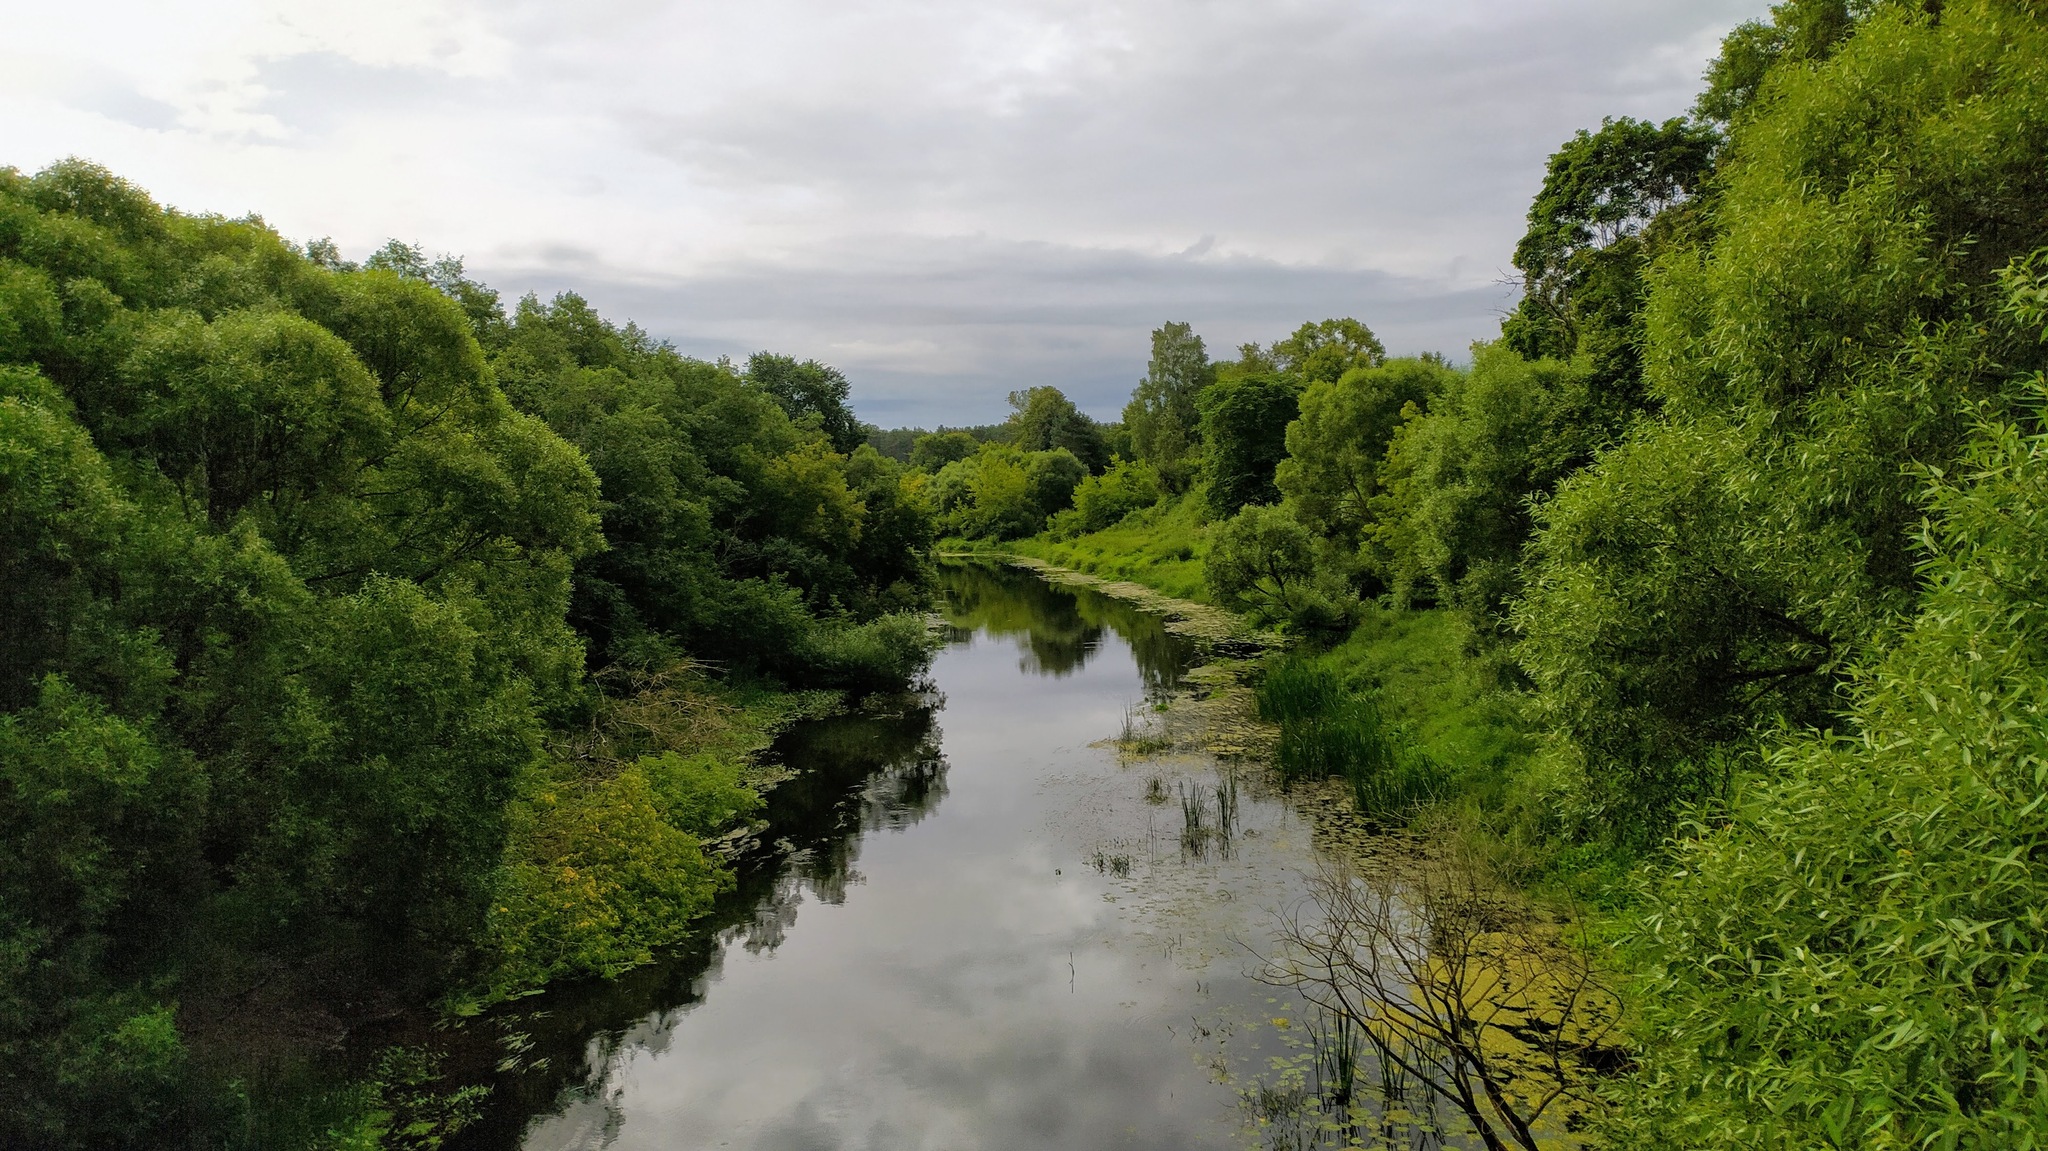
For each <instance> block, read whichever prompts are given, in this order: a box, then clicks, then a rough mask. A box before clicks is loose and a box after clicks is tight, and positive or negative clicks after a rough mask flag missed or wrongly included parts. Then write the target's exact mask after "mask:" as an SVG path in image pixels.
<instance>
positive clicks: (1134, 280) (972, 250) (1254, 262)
mask: <svg viewBox="0 0 2048 1151" xmlns="http://www.w3.org/2000/svg"><path fill="white" fill-rule="evenodd" d="M876 248H877V249H878V252H877V253H875V254H872V255H870V256H868V257H866V258H862V257H860V256H859V255H856V254H852V253H834V254H832V256H831V258H827V259H822V260H819V261H817V262H815V263H810V264H805V265H791V264H783V265H773V266H741V267H737V268H732V269H727V270H723V271H719V272H715V273H703V274H698V275H694V276H690V277H678V278H659V279H646V280H641V279H635V278H632V277H628V276H622V275H618V274H616V273H612V274H607V272H606V271H605V270H601V269H588V268H585V269H579V270H577V271H575V272H568V271H564V270H562V269H560V268H559V267H553V268H531V267H529V268H525V269H503V270H499V269H492V268H478V269H476V271H477V272H479V273H480V274H481V275H482V276H484V278H486V279H488V280H490V281H491V282H493V283H495V284H498V285H500V286H501V287H503V288H505V289H508V290H509V292H510V293H511V294H518V293H520V292H524V291H535V292H539V293H541V294H542V295H543V296H545V295H548V294H550V293H552V292H554V291H560V290H573V291H577V292H580V293H582V294H583V295H585V296H586V297H587V298H589V299H590V300H591V301H592V302H593V303H594V304H596V305H598V307H599V308H600V309H601V310H603V311H605V312H607V313H608V314H611V315H615V316H631V317H632V318H634V320H635V321H636V322H638V323H639V324H640V326H641V327H643V328H646V329H647V330H649V331H651V332H654V333H656V334H658V335H663V336H666V337H668V338H669V339H671V340H672V341H673V342H674V343H675V344H676V345H677V347H678V348H679V349H680V350H682V351H684V352H686V353H689V354H692V355H698V356H703V357H706V358H716V357H718V356H720V355H729V356H732V357H734V358H736V359H738V358H744V357H745V356H746V355H747V354H748V353H750V352H753V351H758V350H761V349H763V348H772V349H775V350H779V351H786V352H790V353H794V354H797V355H801V356H805V357H815V358H817V359H822V360H826V361H828V362H831V363H835V364H839V365H841V366H842V367H843V368H845V369H846V370H847V371H848V372H849V374H850V375H851V376H852V378H853V381H854V385H855V400H856V404H857V406H858V408H859V409H860V412H861V414H862V416H863V417H864V418H866V419H868V420H871V421H874V422H877V423H882V424H894V423H898V422H910V423H916V422H919V421H923V422H925V423H926V424H927V425H929V424H933V423H937V422H952V423H962V422H977V421H985V420H994V419H997V418H1000V416H1001V415H1002V414H1003V413H1004V412H1005V411H1006V410H1007V409H1006V407H1005V404H1004V401H1003V396H1004V395H1005V394H1006V393H1007V392H1008V391H1009V390H1011V389H1013V388H1018V387H1026V386H1030V385H1032V384H1039V383H1052V384H1057V385H1058V386H1060V387H1061V388H1063V389H1065V390H1066V391H1067V392H1068V394H1069V395H1071V396H1072V397H1073V398H1074V400H1075V402H1076V403H1078V404H1080V405H1081V406H1082V407H1083V409H1084V410H1087V411H1090V412H1092V413H1094V414H1096V415H1098V416H1102V417H1105V418H1114V417H1115V416H1116V415H1117V413H1118V412H1119V411H1120V410H1121V409H1122V407H1123V403H1124V400H1125V399H1126V398H1128V396H1129V394H1130V390H1131V387H1132V386H1133V384H1134V383H1135V382H1136V377H1137V376H1138V375H1139V374H1142V372H1143V370H1144V363H1145V358H1146V355H1147V353H1148V350H1149V345H1148V336H1147V333H1148V332H1149V331H1150V330H1151V329H1152V328H1154V327H1157V326H1158V325H1159V324H1160V323H1162V322H1164V321H1166V320H1182V321H1187V322H1190V323H1193V324H1194V325H1195V327H1196V330H1197V331H1199V332H1202V333H1203V334H1204V336H1205V338H1206V339H1207V340H1208V341H1209V343H1210V345H1211V348H1212V353H1228V352H1230V351H1231V350H1232V349H1234V347H1235V346H1236V345H1237V344H1239V343H1242V342H1245V341H1248V340H1257V341H1260V342H1265V341H1269V340H1273V339H1277V338H1279V337H1280V336H1284V335H1286V334H1287V333H1288V332H1289V331H1291V330H1293V328H1294V327H1295V326H1296V325H1297V324H1299V323H1300V322H1301V321H1302V320H1303V319H1305V318H1322V317H1325V316H1333V315H1354V316H1361V317H1367V318H1368V322H1369V323H1371V324H1372V325H1373V327H1374V329H1375V330H1376V331H1377V332H1379V334H1380V336H1381V338H1382V339H1383V340H1384V341H1385V342H1386V343H1387V345H1388V347H1389V348H1390V349H1391V350H1392V351H1394V352H1395V353H1396V354H1413V353H1417V352H1424V351H1441V352H1444V353H1447V354H1449V355H1451V356H1452V358H1454V359H1456V358H1462V357H1463V354H1464V351H1465V345H1466V344H1467V343H1469V342H1470V341H1471V339H1473V338H1474V334H1475V333H1479V334H1483V333H1484V332H1485V331H1487V330H1488V329H1489V328H1490V326H1491V325H1492V324H1493V323H1494V322H1495V321H1496V320H1497V318H1498V316H1499V314H1500V312H1501V311H1502V310H1503V309H1505V308H1506V307H1508V306H1509V305H1510V304H1511V303H1512V298H1513V297H1512V292H1511V290H1510V289H1508V288H1505V287H1503V286H1499V285H1486V286H1481V287H1466V288H1447V287H1444V286H1441V285H1436V284H1429V283H1418V282H1416V281H1414V280H1411V279H1409V278H1406V277H1401V276H1395V275H1392V274H1390V273H1386V272H1380V271H1375V270H1372V269H1356V270H1353V269H1342V268H1329V267H1317V266H1298V265H1289V264H1283V263H1280V262H1278V261H1273V260H1267V259H1260V258H1256V257H1248V256H1237V257H1225V258H1217V257H1209V258H1193V257H1191V256H1188V255H1174V256H1149V255H1143V254H1139V253H1133V252H1130V251H1127V250H1115V249H1082V248H1073V247H1065V246H1059V245H1052V244H1031V243H998V242H993V241H988V240H961V241H952V242H946V241H920V240H916V239H912V238H904V239H902V240H900V241H899V242H897V243H895V244H878V245H876Z"/></svg>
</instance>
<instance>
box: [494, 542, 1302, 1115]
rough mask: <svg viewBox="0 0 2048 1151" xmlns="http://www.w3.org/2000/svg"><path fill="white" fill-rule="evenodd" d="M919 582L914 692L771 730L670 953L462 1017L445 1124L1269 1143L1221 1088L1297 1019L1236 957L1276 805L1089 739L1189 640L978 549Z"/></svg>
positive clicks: (1185, 765)
mask: <svg viewBox="0 0 2048 1151" xmlns="http://www.w3.org/2000/svg"><path fill="white" fill-rule="evenodd" d="M941 592H942V595H941V610H942V611H943V614H944V616H945V618H946V620H947V621H948V625H949V633H948V636H947V641H946V644H945V646H944V647H943V649H942V650H940V651H939V652H938V654H937V656H936V657H935V658H934V660H933V662H932V665H931V669H930V674H929V682H928V683H927V684H926V685H925V689H924V691H923V692H922V693H921V694H919V695H916V696H914V697H912V698H910V699H908V700H905V701H900V702H899V703H897V704H894V705H891V706H890V707H887V708H884V709H880V710H870V711H867V712H863V713H856V714H853V715H847V716H841V717H838V718H834V719H828V720H822V721H815V722H810V723H806V724H804V725H801V726H799V727H797V728H795V729H792V730H791V731H790V732H788V733H786V734H785V736H784V737H783V738H782V739H781V740H780V741H779V742H778V744H777V747H776V749H775V750H776V753H777V754H779V755H780V756H782V757H783V758H784V759H785V760H786V761H787V762H788V763H789V764H790V765H791V766H792V767H795V768H798V769H800V770H801V774H800V775H799V776H798V777H797V778H796V779H794V780H793V781H791V782H788V783H785V784H783V785H782V786H781V787H779V788H777V789H776V790H775V791H773V792H772V793H771V796H770V799H771V802H770V805H769V808H768V810H767V812H766V818H767V819H768V820H769V821H770V827H771V830H770V831H769V832H768V833H767V834H766V836H765V839H766V841H767V843H766V844H765V845H764V848H763V849H762V850H761V851H759V852H757V853H755V854H754V855H753V856H751V857H749V858H748V859H747V860H745V861H744V865H743V871H742V879H741V884H740V887H739V890H738V891H736V892H735V893H733V895H732V896H731V897H729V898H727V899H726V900H725V901H724V902H723V904H722V905H721V908H720V910H719V912H718V913H717V915H716V916H715V918H714V921H713V923H712V929H711V930H710V931H709V932H707V938H706V941H705V942H704V943H703V944H702V945H701V946H699V947H698V948H696V949H694V950H686V951H685V952H683V953H681V954H678V955H675V956H673V957H670V958H669V959H667V960H665V961H664V962H662V963H659V964H656V965H653V966H650V967H647V968H643V969H640V970H638V971H634V972H630V973H628V974H627V975H626V976H624V977H623V978H621V979H619V980H617V981H614V982H610V983H599V984H592V985H587V986H582V987H572V988H566V989H562V990H558V991H555V992H551V993H549V994H547V995H545V996H541V997H537V998H535V999H532V1000H527V1001H524V1002H523V1003H522V1004H519V1005H515V1008H514V1009H513V1010H510V1011H507V1012H505V1013H503V1014H501V1015H500V1016H499V1017H498V1018H496V1019H495V1020H493V1021H491V1023H490V1025H491V1026H494V1027H496V1028H497V1029H498V1033H499V1035H500V1037H501V1038H500V1048H501V1051H502V1053H503V1064H502V1067H501V1070H500V1072H499V1073H498V1074H497V1075H496V1076H495V1083H494V1085H493V1087H494V1089H493V1092H492V1095H491V1097H490V1103H489V1104H488V1106H487V1109H486V1112H485V1114H484V1116H483V1119H482V1120H481V1122H479V1123H478V1124H477V1125H476V1126H474V1127H472V1128H471V1129H470V1130H468V1131H466V1132H464V1133H463V1135H462V1136H461V1137H460V1139H459V1140H458V1142H457V1144H456V1145H457V1146H459V1147H463V1148H482V1149H489V1151H510V1149H512V1148H519V1149H523V1151H584V1149H596V1148H618V1149H621V1151H625V1149H634V1151H639V1149H653V1148H663V1149H695V1148H726V1147H729V1148H737V1149H758V1151H810V1149H817V1151H825V1149H848V1151H851V1149H854V1148H862V1149H868V1148H872V1149H877V1151H880V1149H889V1151H904V1149H919V1148H925V1149H933V1151H937V1149H940V1148H945V1149H960V1151H1000V1149H1008V1148H1110V1147H1128V1148H1158V1149H1161V1151H1164V1149H1168V1148H1172V1149H1175V1151H1181V1149H1190V1148H1238V1147H1245V1146H1247V1145H1256V1144H1257V1143H1259V1142H1262V1141H1263V1142H1271V1141H1272V1140H1273V1135H1272V1132H1270V1131H1268V1132H1266V1133H1265V1134H1264V1135H1263V1136H1261V1135H1260V1134H1259V1133H1257V1132H1255V1131H1253V1130H1252V1129H1251V1128H1250V1127H1248V1123H1249V1122H1250V1117H1251V1114H1252V1110H1251V1106H1250V1105H1249V1104H1248V1103H1247V1100H1248V1099H1252V1100H1255V1099H1256V1098H1257V1096H1258V1093H1257V1091H1256V1088H1257V1087H1258V1086H1259V1085H1260V1084H1261V1083H1264V1082H1268V1081H1273V1080H1275V1073H1274V1072H1273V1070H1272V1068H1273V1066H1274V1063H1273V1061H1274V1060H1275V1059H1289V1058H1293V1059H1298V1058H1299V1052H1300V1047H1299V1044H1298V1043H1297V1042H1296V1040H1298V1039H1299V1037H1300V1035H1301V1031H1300V1029H1299V1027H1298V1025H1296V1024H1295V1023H1293V1022H1292V1020H1294V1019H1296V1018H1299V1017H1300V1016H1301V1011H1300V1004H1299V1002H1298V1001H1297V1000H1295V998H1294V997H1293V995H1292V993H1290V992H1282V991H1278V990H1275V989H1273V988H1271V987H1268V986H1266V985H1264V984H1262V983H1260V982H1259V981H1258V980H1257V979H1256V978H1254V975H1255V972H1256V971H1257V969H1258V961H1257V959H1256V956H1255V954H1254V952H1255V951H1256V950H1257V949H1258V948H1259V947H1260V946H1261V941H1262V940H1265V939H1269V938H1270V935H1271V933H1270V923H1271V919H1272V915H1273V913H1274V912H1275V911H1277V910H1279V909H1281V908H1284V907H1287V906H1289V905H1290V904H1292V903H1296V902H1299V900H1300V897H1301V892H1300V889H1299V886H1298V884H1299V881H1300V875H1301V873H1302V871H1303V870H1304V869H1305V868H1307V867H1309V866H1310V865H1311V863H1312V858H1313V852H1314V850H1315V849H1314V847H1313V845H1312V843H1311V837H1310V834H1309V828H1308V825H1307V821H1306V820H1305V819H1304V818H1303V817H1302V816H1301V815H1300V814H1298V813H1297V811H1296V810H1295V809H1294V808H1293V807H1292V806H1291V805H1290V804H1288V803H1287V802H1285V801H1284V800H1283V799H1282V798H1280V797H1277V796H1274V795H1271V794H1269V793H1268V792H1267V790H1266V789H1265V788H1264V786H1263V785H1262V783H1261V780H1262V779H1263V773H1260V772H1255V771H1253V770H1251V769H1250V768H1249V767H1241V766H1233V765H1232V764H1230V763H1228V762H1221V761H1218V760H1215V759H1213V758H1211V757H1209V756H1207V755H1203V754H1178V755H1169V756H1165V757H1157V758H1139V759H1132V758H1129V757H1127V756H1125V755H1123V754H1120V752H1119V750H1118V748H1117V747H1116V746H1115V744H1114V743H1113V742H1112V740H1113V738H1114V737H1115V736H1117V735H1118V733H1119V732H1120V731H1121V730H1123V728H1124V725H1125V723H1126V720H1127V717H1128V716H1131V715H1138V716H1140V717H1142V716H1145V715H1147V714H1149V713H1150V712H1151V710H1152V708H1153V707H1154V705H1156V704H1157V703H1159V702H1161V701H1163V700H1165V699H1166V698H1168V697H1169V696H1170V695H1171V694H1172V693H1174V692H1175V691H1176V690H1177V689H1179V688H1180V687H1181V686H1182V683H1183V677H1184V676H1186V675H1187V673H1188V671H1189V669H1190V668H1191V667H1192V666H1194V665H1195V664H1196V663H1197V662H1198V661H1199V659H1200V653H1199V652H1198V651H1197V649H1196V648H1195V647H1194V646H1193V644H1192V643H1191V642H1190V641H1188V640H1186V639H1183V638H1181V637H1178V636H1175V635H1172V634H1169V633H1168V631H1167V630H1166V629H1165V627H1164V626H1163V624H1162V623H1161V621H1160V620H1159V619H1158V618H1156V617H1154V616H1150V615H1146V614H1144V613H1141V612H1139V611H1137V610H1135V609H1133V608H1132V607H1130V606H1129V605H1127V604H1125V603H1123V602H1121V601H1117V600H1114V599H1110V598H1107V597H1105V596H1103V595H1100V594H1098V593H1095V592H1092V591H1089V590H1086V589H1077V588H1068V587H1060V586H1054V585H1050V584H1047V583H1045V582H1043V581H1041V580H1039V579H1038V578H1037V577H1035V576H1032V575H1030V574H1028V573H1026V572H1022V571H1018V570H1015V569H1009V568H1001V567H993V566H973V565H955V566H948V567H947V568H945V569H944V571H943V573H942V583H941ZM1195 820H1199V821H1200V822H1201V824H1202V827H1201V829H1200V830H1198V831H1194V832H1193V833H1192V834H1191V830H1190V826H1189V825H1190V823H1191V822H1192V821H1195ZM1279 1019H1287V1020H1289V1021H1290V1022H1288V1023H1286V1024H1276V1023H1275V1020H1279Z"/></svg>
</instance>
